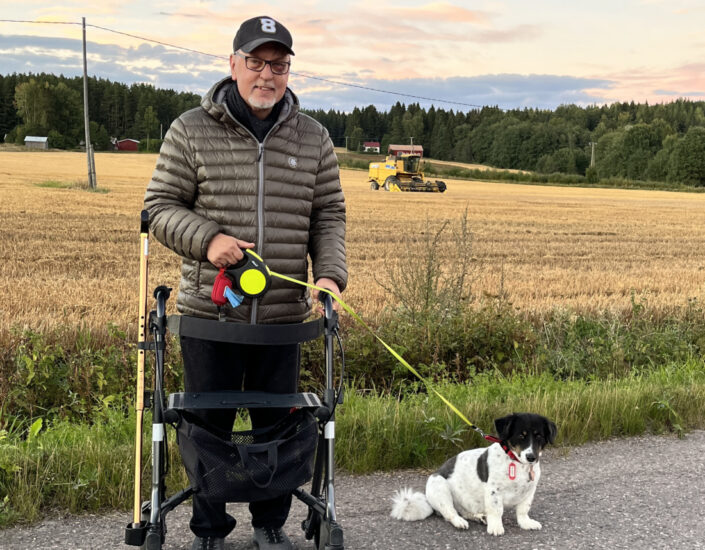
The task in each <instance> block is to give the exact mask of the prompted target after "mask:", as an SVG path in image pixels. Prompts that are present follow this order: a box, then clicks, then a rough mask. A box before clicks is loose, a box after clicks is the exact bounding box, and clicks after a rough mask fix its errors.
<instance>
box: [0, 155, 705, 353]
mask: <svg viewBox="0 0 705 550" xmlns="http://www.w3.org/2000/svg"><path fill="white" fill-rule="evenodd" d="M155 160H156V156H155V155H141V154H140V155H138V154H110V153H104V154H97V155H96V172H97V178H98V186H99V187H101V188H104V189H107V190H108V191H109V192H108V193H89V192H86V191H81V190H77V189H57V188H47V187H38V186H37V185H36V184H39V183H42V182H45V181H49V180H51V181H59V182H66V183H67V184H68V183H74V182H76V181H79V180H85V179H86V176H85V172H86V162H85V156H84V155H83V154H81V153H66V152H31V153H24V152H6V151H0V260H1V261H0V296H1V297H2V300H1V302H0V339H2V340H3V341H4V340H6V338H7V337H8V335H9V331H10V328H11V327H12V326H20V327H32V328H34V329H37V330H46V329H52V328H57V327H61V326H76V325H83V326H86V327H87V328H90V329H91V330H93V331H95V332H97V333H100V332H101V331H102V330H103V329H104V328H105V327H106V326H107V324H108V323H109V322H113V323H115V324H117V325H118V326H119V327H121V328H127V329H128V330H130V331H131V330H133V328H134V324H135V320H136V316H137V311H136V310H137V288H138V272H139V269H138V261H139V254H138V252H139V235H138V229H139V226H138V223H139V222H138V220H139V212H140V210H141V206H142V198H143V194H144V190H145V187H146V184H147V182H148V181H149V178H150V176H151V173H152V169H153V167H154V164H155ZM341 179H342V182H343V188H344V191H345V195H346V201H347V208H348V238H347V243H348V257H349V270H350V284H349V287H348V290H347V291H346V293H345V295H346V296H345V299H346V300H347V301H348V302H349V303H350V304H351V305H352V307H353V308H354V309H355V310H357V311H358V312H359V313H360V314H361V315H363V316H364V317H366V318H368V319H370V320H374V318H375V316H376V314H377V313H378V312H379V311H380V309H381V308H382V307H384V306H385V305H388V300H389V297H388V296H385V292H384V290H383V288H382V286H380V285H378V284H376V283H375V280H378V281H381V282H384V283H388V282H389V281H388V276H387V272H388V270H389V267H390V266H391V263H393V262H394V261H395V259H396V258H399V257H404V254H400V251H401V250H402V249H403V247H409V246H415V244H414V243H424V242H428V240H429V238H430V237H432V236H433V234H435V232H437V231H438V229H439V228H440V227H441V226H442V224H443V223H445V222H446V221H450V222H451V224H456V223H457V222H459V220H460V219H461V218H462V217H463V213H464V212H465V211H466V210H467V213H468V222H469V229H470V231H471V233H472V246H473V257H474V258H475V264H474V269H473V273H472V277H471V285H472V293H473V295H474V296H484V295H489V296H494V295H498V294H499V293H500V292H502V293H504V295H506V296H507V297H508V299H509V300H510V301H511V302H512V304H513V305H514V306H515V307H516V308H518V309H519V310H520V311H521V312H523V313H524V314H526V315H529V316H534V317H535V316H541V315H544V314H546V313H548V312H550V311H551V310H553V309H554V308H556V307H561V308H569V309H572V310H574V311H577V312H585V313H589V312H597V311H603V310H609V311H612V312H615V313H617V314H619V313H626V312H628V311H629V310H630V309H631V307H632V306H631V302H632V296H636V298H637V299H638V300H645V301H646V303H647V304H648V306H649V308H650V309H651V310H653V311H655V312H661V313H663V314H668V313H670V312H671V311H672V310H674V309H676V308H679V307H681V306H683V305H684V304H685V303H686V302H687V300H688V299H690V298H700V297H701V296H702V291H703V281H704V280H705V257H704V256H703V254H702V251H703V250H704V249H705V194H689V193H674V192H662V191H636V190H615V189H586V188H567V187H550V186H527V185H515V184H495V183H486V182H472V181H454V180H449V181H448V191H447V192H446V193H444V194H436V193H428V194H424V193H385V192H382V191H377V192H374V191H372V190H370V188H369V185H368V183H367V177H366V174H365V173H364V172H360V171H351V170H342V171H341ZM151 244H152V246H151V248H150V252H151V254H150V287H154V286H156V285H157V284H167V285H170V286H173V287H175V288H176V287H177V285H178V271H179V270H178V264H179V259H178V258H177V256H176V255H175V254H173V253H171V252H170V251H168V250H166V249H165V248H164V247H162V246H161V245H159V244H158V243H156V241H154V240H152V241H151ZM453 246H454V243H453V239H452V235H451V232H450V231H444V232H443V233H442V235H441V243H440V246H439V249H440V254H441V257H442V258H444V261H445V263H446V265H447V266H452V265H453V258H454V257H455V255H456V254H457V250H454V248H453ZM171 307H172V308H173V307H174V304H173V303H172V304H171Z"/></svg>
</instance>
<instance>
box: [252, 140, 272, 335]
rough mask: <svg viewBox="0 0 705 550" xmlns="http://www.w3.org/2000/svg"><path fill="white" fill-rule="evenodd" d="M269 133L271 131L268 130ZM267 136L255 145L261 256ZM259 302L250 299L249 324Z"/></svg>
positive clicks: (258, 237) (258, 229) (260, 252)
mask: <svg viewBox="0 0 705 550" xmlns="http://www.w3.org/2000/svg"><path fill="white" fill-rule="evenodd" d="M270 131H271V130H270ZM266 139H267V136H264V139H263V140H262V142H261V143H260V142H258V143H257V148H258V151H257V170H258V174H259V185H258V186H257V253H258V254H262V248H263V247H264V141H265V140H266ZM258 302H259V300H258V299H257V298H253V299H252V309H251V311H250V323H251V324H253V325H254V324H255V323H256V322H257V306H258Z"/></svg>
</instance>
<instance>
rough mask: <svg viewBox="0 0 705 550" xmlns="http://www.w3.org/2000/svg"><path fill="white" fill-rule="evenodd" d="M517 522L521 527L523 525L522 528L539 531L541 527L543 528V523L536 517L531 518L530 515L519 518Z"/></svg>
mask: <svg viewBox="0 0 705 550" xmlns="http://www.w3.org/2000/svg"><path fill="white" fill-rule="evenodd" d="M517 523H518V524H519V527H521V528H522V529H526V530H527V531H538V530H539V529H541V523H539V522H538V521H536V520H535V519H531V518H530V517H528V516H527V517H525V518H520V519H517Z"/></svg>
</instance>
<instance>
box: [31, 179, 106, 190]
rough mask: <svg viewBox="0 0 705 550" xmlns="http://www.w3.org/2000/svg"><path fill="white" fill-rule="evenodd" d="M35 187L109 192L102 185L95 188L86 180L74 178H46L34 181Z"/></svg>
mask: <svg viewBox="0 0 705 550" xmlns="http://www.w3.org/2000/svg"><path fill="white" fill-rule="evenodd" d="M35 185H36V186H37V187H46V188H49V189H78V190H80V191H88V192H90V193H109V190H108V189H105V188H104V187H97V188H96V189H91V187H90V184H89V183H88V180H76V181H56V180H46V181H42V182H39V183H35Z"/></svg>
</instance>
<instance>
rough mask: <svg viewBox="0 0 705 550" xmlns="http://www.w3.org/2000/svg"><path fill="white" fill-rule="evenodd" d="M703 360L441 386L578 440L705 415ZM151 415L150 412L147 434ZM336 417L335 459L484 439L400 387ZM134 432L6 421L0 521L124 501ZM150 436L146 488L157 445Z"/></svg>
mask: <svg viewBox="0 0 705 550" xmlns="http://www.w3.org/2000/svg"><path fill="white" fill-rule="evenodd" d="M704 367H705V365H704V364H703V362H702V361H696V360H692V361H688V362H686V363H683V364H670V365H665V366H662V367H660V368H657V369H655V370H653V371H651V372H649V373H645V374H641V375H634V376H630V377H626V378H622V379H609V380H584V379H574V380H564V381H560V380H556V379H553V378H552V377H550V376H548V375H547V374H536V375H529V374H527V375H514V376H502V375H498V374H496V373H495V374H492V373H488V374H483V375H477V376H476V377H475V378H474V379H473V380H472V381H471V382H468V383H466V384H450V383H446V384H440V385H437V386H436V388H437V389H438V390H439V391H440V392H441V393H442V394H443V395H444V396H445V397H447V398H448V399H449V400H450V401H451V402H453V403H454V404H455V405H456V406H458V407H459V409H460V410H461V411H462V412H463V414H465V415H466V417H467V418H468V419H470V420H471V421H472V422H473V423H474V424H476V425H477V426H479V427H481V428H482V429H483V431H485V432H486V433H494V430H493V420H494V419H495V418H499V417H501V416H504V415H506V414H510V413H512V412H519V411H531V412H535V413H539V414H543V415H545V416H547V417H549V418H551V419H552V420H554V421H555V422H556V424H557V425H558V440H557V442H556V444H557V445H558V446H571V445H579V444H581V443H585V442H587V441H594V440H602V439H606V438H609V437H615V436H617V437H622V436H633V435H639V434H643V433H662V432H674V433H676V434H678V435H679V436H683V435H684V434H685V433H686V432H687V431H688V430H691V429H696V428H703V427H705V420H704V419H703V417H702V410H703V408H704V407H705V368H704ZM410 389H411V390H413V388H410ZM418 389H419V390H420V389H421V388H418ZM150 426H151V424H150V419H149V415H147V417H146V420H145V423H144V428H145V429H144V438H145V439H144V440H145V442H148V441H149V438H150ZM242 428H244V425H241V429H242ZM336 428H337V434H336V464H337V465H338V467H339V468H340V469H342V470H344V471H347V472H351V473H356V474H362V473H368V472H372V471H379V470H394V469H398V468H435V467H438V466H440V464H442V463H443V461H445V460H446V459H447V458H448V457H449V456H452V455H453V454H455V453H457V452H459V451H460V450H463V449H467V448H472V447H480V446H483V445H485V442H484V441H483V440H482V439H481V437H480V436H479V435H478V434H477V433H475V432H474V431H473V430H471V429H470V428H469V427H468V426H467V425H465V424H464V423H463V421H462V420H460V419H459V418H458V417H456V416H455V415H454V414H453V413H452V412H451V411H450V410H449V409H448V408H447V407H446V405H445V404H443V403H442V402H441V400H440V399H438V398H437V397H435V396H429V395H427V394H425V393H421V392H418V393H415V392H413V391H410V392H408V393H404V394H403V395H398V396H393V395H389V394H370V393H369V392H360V391H359V390H355V389H354V388H352V387H348V388H347V391H346V393H345V402H344V404H343V405H341V406H340V407H339V409H338V414H337V418H336ZM134 434H135V420H134V414H133V413H129V414H125V412H124V410H122V409H117V408H109V409H106V410H104V411H102V413H101V414H100V415H99V416H98V417H97V418H96V421H95V422H93V423H92V424H88V423H80V424H76V423H74V422H69V421H63V420H57V421H55V422H53V423H51V424H50V425H48V426H45V427H43V428H42V429H41V430H39V431H38V432H37V433H34V434H33V435H32V436H31V437H25V438H20V437H19V436H18V435H16V434H11V433H8V432H2V433H0V527H8V526H10V525H13V524H18V523H30V522H33V521H36V520H38V519H40V518H41V517H42V516H43V515H44V514H45V513H47V512H48V511H50V510H56V509H60V510H62V511H67V512H71V513H80V512H89V511H90V512H94V511H98V510H102V509H123V510H128V509H129V508H130V506H131V503H132V494H133V493H132V492H133V490H134V477H133V476H134V473H133V468H134V437H135V435H134ZM169 437H170V440H169V447H170V464H171V469H170V473H169V476H168V478H167V487H168V488H169V494H173V492H176V491H178V490H180V489H181V488H183V487H185V486H187V485H188V481H187V478H186V476H185V473H184V470H183V468H182V467H181V460H180V457H179V455H178V451H177V449H176V444H175V442H174V436H173V431H171V430H170V433H169ZM144 447H145V453H144V457H143V466H144V468H143V472H144V474H143V482H142V483H143V485H142V486H143V491H144V494H143V497H144V498H145V499H146V498H147V495H148V491H149V479H150V457H149V447H150V446H149V445H148V444H145V445H144ZM127 515H128V512H126V518H127ZM126 521H129V518H127V519H126Z"/></svg>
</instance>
